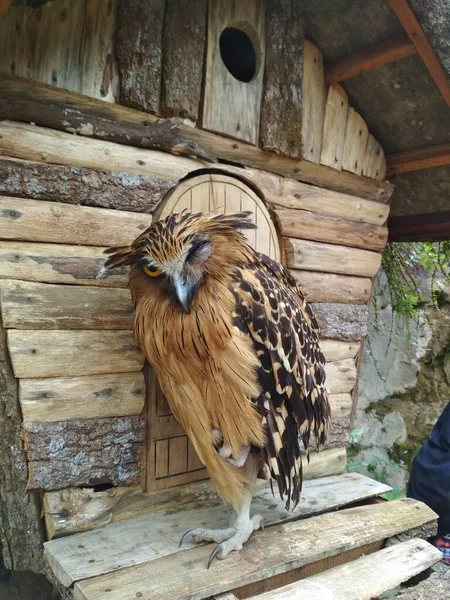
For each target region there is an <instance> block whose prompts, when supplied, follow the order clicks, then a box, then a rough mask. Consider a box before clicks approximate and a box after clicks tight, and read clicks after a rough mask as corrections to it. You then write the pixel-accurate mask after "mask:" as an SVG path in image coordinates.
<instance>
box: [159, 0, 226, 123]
mask: <svg viewBox="0 0 450 600" xmlns="http://www.w3.org/2000/svg"><path fill="white" fill-rule="evenodd" d="M165 5H166V8H165V16H164V33H163V49H164V51H163V61H162V87H161V114H162V115H163V116H164V117H181V118H187V119H191V120H192V121H194V122H196V121H197V119H198V117H199V106H200V98H201V94H202V76H203V64H204V55H205V51H206V48H205V46H206V22H207V5H208V3H207V0H166V2H165ZM216 109H218V110H220V109H219V108H218V107H216Z"/></svg>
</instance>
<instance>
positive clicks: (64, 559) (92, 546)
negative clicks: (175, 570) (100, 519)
mask: <svg viewBox="0 0 450 600" xmlns="http://www.w3.org/2000/svg"><path fill="white" fill-rule="evenodd" d="M386 489H389V488H388V487H387V486H385V485H383V484H380V483H378V482H375V481H373V480H371V479H368V478H367V477H363V476H362V475H359V474H356V473H352V474H345V475H339V476H334V477H327V478H322V479H318V480H315V481H308V482H305V485H304V488H303V496H302V500H301V502H300V504H299V505H298V506H297V508H296V509H295V510H294V511H292V512H289V513H288V512H286V510H285V507H284V503H283V502H280V501H279V500H277V499H276V498H274V497H273V495H272V493H271V491H270V487H269V486H268V484H267V483H265V484H264V486H263V487H262V488H261V489H260V490H258V491H257V493H256V497H255V499H254V502H253V511H255V512H258V513H260V514H262V515H263V518H264V520H265V523H266V524H267V525H275V524H279V523H284V522H287V521H293V520H296V519H299V518H300V519H302V518H304V517H307V516H310V515H312V514H317V513H320V512H322V511H324V510H332V507H333V508H337V507H338V506H342V505H345V504H348V503H350V502H353V501H354V500H355V499H356V498H361V499H362V498H368V497H373V496H376V495H377V494H379V493H382V492H383V491H385V490H386ZM185 490H186V494H187V499H188V501H187V502H186V503H185V502H184V501H183V495H182V496H181V498H180V500H181V502H180V503H179V505H178V504H177V509H178V506H179V510H176V511H174V510H171V507H173V506H174V501H173V500H169V502H168V506H167V509H165V506H164V503H163V502H162V501H161V500H162V498H163V497H164V496H162V495H161V494H164V495H166V496H167V491H166V492H160V493H159V494H160V495H159V502H160V505H159V506H157V510H156V511H154V512H152V513H150V514H148V515H144V516H141V517H138V518H136V519H132V520H129V521H128V522H125V521H122V522H117V523H110V524H108V525H106V527H105V528H104V529H103V530H102V535H101V539H98V532H95V531H91V532H86V533H82V534H80V535H77V536H76V537H65V538H61V539H59V540H54V541H51V542H47V543H46V544H45V555H46V557H47V558H48V559H49V561H50V564H51V566H52V568H53V569H54V570H55V569H57V571H55V572H56V574H57V576H58V578H60V575H61V576H62V580H63V583H64V585H67V586H68V585H71V584H72V583H73V582H74V581H79V580H80V579H85V578H86V577H95V576H96V575H99V574H101V573H105V572H110V571H111V570H113V569H115V568H117V566H119V565H120V567H122V568H123V567H126V566H129V565H130V561H133V560H134V561H136V562H140V563H145V562H147V561H149V560H150V561H154V559H157V558H161V557H164V556H167V555H170V554H173V553H175V554H178V553H179V552H180V549H179V548H178V540H179V536H181V535H182V533H184V531H185V530H186V526H187V528H189V527H192V526H193V524H194V523H205V524H206V523H208V522H209V523H214V526H215V527H222V524H225V523H228V518H229V511H228V510H227V509H226V508H225V507H224V505H223V503H222V502H221V501H220V499H219V498H218V497H217V495H216V494H215V493H214V492H212V491H210V490H211V488H210V486H209V483H206V482H205V483H199V484H194V485H192V486H189V487H188V488H185ZM328 492H329V494H328ZM169 497H170V498H172V497H173V496H169ZM389 504H390V503H389ZM426 510H427V511H429V512H427V513H426V514H427V515H430V514H431V515H433V514H434V513H432V512H431V511H430V509H426ZM399 512H400V513H404V512H405V511H402V510H401V511H399ZM408 512H411V511H408ZM415 512H416V511H415ZM417 512H419V511H417ZM337 514H340V513H337ZM423 514H424V513H422V519H419V520H423ZM333 516H337V515H333ZM431 519H432V517H431V518H430V520H431ZM347 520H348V519H347ZM302 522H304V521H300V522H297V523H302ZM308 522H309V523H311V526H312V525H313V523H312V522H311V521H307V522H304V523H305V525H306V524H307V523H308ZM226 526H228V525H226ZM291 526H293V523H291ZM391 526H392V524H391ZM282 527H283V526H282ZM312 530H314V528H313V529H312ZM310 531H311V527H310ZM120 537H121V538H122V540H123V543H121V544H120V543H119V544H117V542H116V540H118V539H120ZM269 537H272V536H271V535H270V534H269ZM252 539H253V537H252ZM337 539H339V538H337ZM144 540H145V542H144ZM99 543H101V544H104V552H101V553H99V552H98V544H99ZM80 544H82V546H84V548H79V545H80ZM333 545H334V544H332V545H331V546H333ZM187 547H189V546H187ZM191 547H192V544H191ZM82 549H84V552H80V550H82ZM138 549H139V550H138ZM181 550H182V551H183V550H184V549H181ZM208 550H209V548H203V555H206V554H205V551H206V552H208ZM197 551H198V550H194V552H197ZM189 552H191V550H189ZM133 553H134V556H133ZM180 556H184V557H185V558H186V554H183V555H181V554H180ZM92 558H94V559H95V560H94V562H90V561H91V559H92ZM158 562H159V561H158ZM200 562H201V560H200ZM243 562H246V561H243ZM132 564H135V563H132ZM155 564H156V563H155ZM116 565H117V566H116ZM202 570H203V573H204V576H205V575H206V565H205V564H203V565H202ZM210 572H211V571H210ZM208 575H209V573H208ZM164 583H165V584H167V583H168V581H167V580H166V581H164ZM106 587H108V586H106ZM112 587H115V586H112ZM167 597H172V596H170V595H168V596H167Z"/></svg>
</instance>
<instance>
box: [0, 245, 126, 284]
mask: <svg viewBox="0 0 450 600" xmlns="http://www.w3.org/2000/svg"><path fill="white" fill-rule="evenodd" d="M103 252H104V248H101V247H98V246H69V245H67V244H36V243H33V242H0V279H23V280H25V281H35V282H47V283H72V284H76V285H89V286H101V287H108V288H113V287H121V288H125V287H127V282H128V277H127V271H126V270H125V269H115V271H114V272H113V271H109V272H105V271H104V269H103V265H104V262H105V255H104V253H103Z"/></svg>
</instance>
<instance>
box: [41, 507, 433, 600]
mask: <svg viewBox="0 0 450 600" xmlns="http://www.w3.org/2000/svg"><path fill="white" fill-rule="evenodd" d="M434 519H435V513H433V511H431V510H430V509H429V508H428V507H427V506H425V505H424V504H422V503H420V502H417V501H415V500H411V499H403V500H395V501H393V502H385V503H381V504H378V505H372V506H362V507H358V508H349V509H345V510H341V511H339V512H337V513H329V512H328V513H326V514H324V515H319V516H315V517H312V518H310V519H308V520H304V519H303V520H299V521H295V522H294V523H289V524H287V523H284V524H282V525H278V527H277V532H276V536H274V535H273V531H271V528H270V527H269V528H267V529H266V530H265V531H264V532H259V531H258V532H255V533H254V534H253V535H252V538H251V539H250V541H249V542H248V544H247V545H246V546H245V547H244V549H243V551H242V552H241V555H239V553H233V554H231V555H230V556H229V557H228V559H227V560H226V561H223V562H218V563H217V564H215V565H214V566H215V569H210V570H209V571H208V572H207V571H206V566H205V562H206V560H207V557H208V555H209V553H210V551H211V548H210V547H209V546H208V547H202V546H200V547H197V548H194V549H192V550H189V558H188V557H187V555H186V554H179V553H178V554H172V555H170V556H166V557H164V558H161V559H160V560H150V562H147V563H146V564H142V565H139V566H136V567H133V568H130V569H121V570H119V571H115V572H114V573H111V574H106V575H103V576H100V577H95V578H90V579H86V580H84V581H82V582H79V583H77V584H76V585H75V600H94V599H95V600H103V598H105V599H106V598H108V600H115V599H119V598H120V599H121V600H128V599H131V598H134V597H135V595H136V593H140V594H142V596H139V597H140V598H142V600H147V599H150V598H152V600H162V599H164V600H166V599H168V598H177V597H183V598H185V599H186V600H189V599H191V600H192V599H193V598H196V599H197V598H207V597H208V596H211V595H212V594H217V593H220V592H224V591H227V590H230V589H233V588H236V587H239V586H243V585H245V584H248V583H252V582H254V581H258V580H261V579H266V578H268V577H270V576H271V575H274V574H275V573H277V574H279V573H283V572H286V571H291V570H294V569H298V568H300V567H302V566H303V565H305V564H310V563H312V562H316V561H318V560H320V559H322V558H325V557H328V556H333V555H335V554H340V553H342V552H344V551H346V550H349V549H352V548H356V547H359V546H363V545H365V544H368V543H370V542H373V541H376V540H380V539H381V540H382V539H385V538H386V537H389V536H390V535H394V534H395V533H397V532H400V531H403V530H405V529H409V528H411V527H415V526H417V524H418V523H420V524H421V523H424V522H428V521H433V520H434ZM214 522H215V526H217V522H216V521H214ZM190 523H191V525H192V520H191V521H190ZM361 523H364V525H365V526H364V527H361ZM118 525H119V524H111V525H108V526H107V527H111V528H112V527H114V526H115V527H117V526H118ZM133 533H134V532H133ZM81 535H83V536H87V535H88V534H80V537H79V538H78V539H79V540H80V541H81ZM147 539H149V538H147ZM61 541H62V540H61ZM61 541H59V542H60V543H61ZM57 543H58V541H54V542H49V543H47V544H46V548H47V549H48V547H49V545H50V544H57ZM78 554H79V555H81V554H82V553H81V552H79V551H78ZM245 556H248V557H251V560H245V559H244V560H243V558H244V557H245ZM80 558H81V556H80ZM187 558H188V560H187ZM100 560H101V558H97V560H96V562H100ZM121 566H123V563H122V565H121ZM65 579H66V581H67V579H68V577H67V575H66V578H65ZM105 590H112V591H111V592H110V591H108V592H106V591H105Z"/></svg>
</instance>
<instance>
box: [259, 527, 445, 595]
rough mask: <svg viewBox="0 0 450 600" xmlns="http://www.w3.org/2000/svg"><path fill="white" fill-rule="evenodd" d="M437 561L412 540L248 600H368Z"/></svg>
mask: <svg viewBox="0 0 450 600" xmlns="http://www.w3.org/2000/svg"><path fill="white" fill-rule="evenodd" d="M441 558H442V555H440V551H439V550H438V549H437V548H436V547H435V546H432V545H431V544H429V543H428V542H426V541H425V540H421V539H418V538H415V539H412V540H408V541H407V542H403V543H401V544H397V545H396V546H391V547H390V548H384V549H383V550H380V551H379V552H374V553H373V554H370V555H369V556H363V557H362V558H358V559H357V560H354V561H351V562H348V563H346V564H344V565H341V566H339V567H335V568H334V569H330V570H328V571H325V572H324V573H320V574H319V575H315V576H313V577H307V578H306V579H302V580H301V581H298V582H296V583H292V584H290V585H286V586H283V587H281V588H278V589H274V590H271V591H270V592H266V593H264V594H258V595H257V596H250V598H249V600H296V599H297V598H315V597H316V595H317V594H319V595H320V597H321V598H330V599H331V598H332V599H333V600H372V599H373V598H378V596H379V595H380V594H382V593H384V592H387V591H390V590H393V589H394V588H396V587H397V586H399V585H400V584H401V583H403V582H404V581H408V580H409V579H411V578H412V577H414V576H415V575H418V574H419V573H422V572H423V571H425V570H426V569H429V568H430V567H431V566H433V565H434V564H435V563H437V562H439V560H441Z"/></svg>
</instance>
